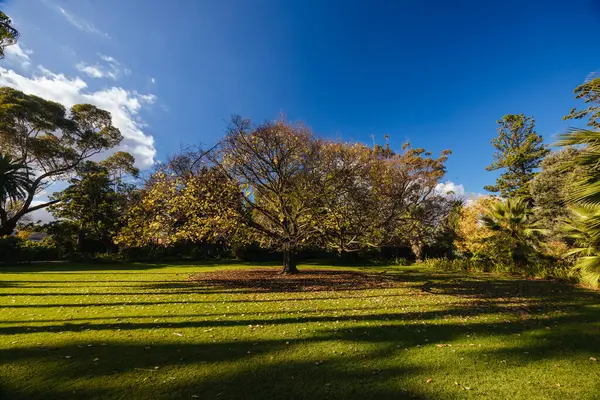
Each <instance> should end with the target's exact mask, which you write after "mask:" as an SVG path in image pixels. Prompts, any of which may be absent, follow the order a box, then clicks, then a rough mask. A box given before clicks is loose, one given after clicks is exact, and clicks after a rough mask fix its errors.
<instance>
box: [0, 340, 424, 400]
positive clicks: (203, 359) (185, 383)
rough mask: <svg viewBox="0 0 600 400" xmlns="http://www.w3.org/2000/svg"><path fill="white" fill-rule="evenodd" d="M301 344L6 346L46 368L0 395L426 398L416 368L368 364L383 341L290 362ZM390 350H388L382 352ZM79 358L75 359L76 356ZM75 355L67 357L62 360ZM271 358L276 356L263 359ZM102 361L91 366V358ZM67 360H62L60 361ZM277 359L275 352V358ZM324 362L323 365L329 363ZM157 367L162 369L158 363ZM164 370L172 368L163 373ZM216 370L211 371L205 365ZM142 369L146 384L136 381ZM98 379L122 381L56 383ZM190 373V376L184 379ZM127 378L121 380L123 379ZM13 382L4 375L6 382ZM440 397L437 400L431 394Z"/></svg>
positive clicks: (15, 357)
mask: <svg viewBox="0 0 600 400" xmlns="http://www.w3.org/2000/svg"><path fill="white" fill-rule="evenodd" d="M294 345H295V343H291V344H290V343H289V341H287V340H285V339H277V340H262V341H253V342H250V341H236V342H222V343H212V344H207V343H198V344H189V343H188V344H155V345H152V346H151V347H150V346H144V345H132V344H124V343H118V342H114V343H113V342H108V343H105V345H104V346H103V345H101V343H94V345H93V347H91V348H88V347H86V346H83V347H84V349H83V350H82V349H80V348H78V347H77V346H76V344H70V345H65V346H61V347H52V348H50V347H46V348H39V347H37V348H36V347H31V348H19V349H14V350H0V357H1V358H2V360H3V361H5V362H9V363H19V362H20V363H24V362H25V363H27V362H35V363H36V364H37V365H42V366H43V368H42V369H41V370H40V369H38V370H37V371H38V372H40V373H39V374H37V375H32V376H31V380H30V381H29V384H28V385H27V387H21V388H16V387H10V388H9V387H8V386H7V385H4V387H0V398H3V399H4V398H6V399H38V398H39V399H42V398H43V399H64V398H69V399H89V398H102V399H109V398H140V399H141V398H150V397H149V396H151V398H174V399H180V398H187V399H189V398H194V396H199V395H200V398H203V399H204V398H205V399H212V398H229V399H232V398H233V399H247V398H252V399H267V398H269V399H292V400H293V399H307V398H311V397H314V398H323V399H325V398H327V399H361V400H362V399H367V398H380V399H398V398H413V399H424V398H426V397H425V396H424V395H423V394H419V393H416V392H414V391H413V392H411V391H409V390H406V389H402V388H401V387H400V385H399V384H400V383H401V382H402V381H403V380H405V379H406V378H408V377H410V376H413V375H415V374H417V373H422V371H421V370H420V369H418V368H416V367H414V366H409V365H398V366H396V367H387V368H378V369H376V367H373V366H369V365H368V364H365V362H364V361H365V357H367V358H368V359H370V360H372V361H376V360H377V359H383V358H386V357H388V356H389V354H390V351H391V350H392V348H393V346H392V345H391V344H387V345H384V344H382V345H381V348H380V349H379V350H380V351H376V352H372V353H369V354H364V353H363V354H361V355H360V356H355V355H345V356H340V355H337V356H335V357H330V356H329V358H328V356H325V355H323V354H321V355H318V356H317V355H315V356H314V359H306V358H303V359H302V360H290V359H288V358H285V356H283V357H284V358H281V357H282V354H285V352H286V351H289V350H290V348H293V347H294ZM383 347H385V351H384V349H383ZM77 354H79V355H80V356H79V357H77V356H76V355H77ZM65 355H70V356H69V357H70V359H69V360H64V357H65ZM266 355H273V356H275V357H277V358H276V359H275V360H274V361H271V362H268V361H265V356H266ZM90 358H97V359H98V361H97V362H95V363H94V364H93V368H90V366H89V363H88V362H87V361H86V360H88V359H90ZM61 359H62V360H63V361H59V362H57V360H61ZM271 360H273V357H271ZM323 361H324V362H323ZM231 362H236V364H235V366H231V364H228V365H230V367H229V368H227V369H223V368H219V367H217V368H215V366H218V364H219V363H231ZM157 367H159V368H157ZM179 367H191V369H189V368H188V370H187V373H186V375H185V378H183V379H182V378H181V377H178V379H177V380H173V381H169V379H168V377H169V376H170V375H171V373H172V371H174V370H176V369H177V368H179ZM163 368H164V369H166V370H168V371H171V372H164V373H163ZM206 368H211V369H210V371H211V373H210V374H207V373H205V372H204V371H203V369H206ZM129 373H137V374H138V375H139V376H138V377H136V381H137V380H140V381H141V380H143V381H144V384H143V385H140V384H137V383H134V382H132V381H131V380H128V379H131V376H129V377H127V378H123V375H124V374H129ZM90 378H91V379H94V378H104V379H110V380H112V381H114V382H116V383H117V384H114V385H106V386H104V387H102V386H100V387H99V386H98V385H94V384H93V382H90V383H89V384H87V385H85V388H84V389H83V390H81V389H79V388H78V390H77V391H72V390H68V391H67V390H65V388H64V386H68V385H64V386H62V388H60V389H59V388H57V387H56V385H57V383H58V382H62V383H65V382H76V381H80V382H81V381H84V382H85V380H88V379H90ZM186 378H187V379H186ZM120 379H122V380H123V381H122V382H123V383H122V385H119V384H118V382H119V380H120ZM8 381H9V380H6V382H8ZM427 398H430V399H435V397H432V396H427Z"/></svg>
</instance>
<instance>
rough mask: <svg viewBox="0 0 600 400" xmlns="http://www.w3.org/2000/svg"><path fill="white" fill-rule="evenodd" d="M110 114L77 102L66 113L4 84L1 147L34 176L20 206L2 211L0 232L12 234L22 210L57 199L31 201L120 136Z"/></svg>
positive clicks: (0, 107)
mask: <svg viewBox="0 0 600 400" xmlns="http://www.w3.org/2000/svg"><path fill="white" fill-rule="evenodd" d="M111 120H112V118H111V115H110V113H109V112H108V111H104V110H101V109H99V108H97V107H95V106H93V105H90V104H77V105H74V106H73V107H71V109H70V111H69V112H68V113H67V111H66V110H65V108H64V107H63V106H62V105H60V104H58V103H55V102H52V101H48V100H44V99H42V98H40V97H37V96H33V95H27V94H25V93H23V92H21V91H18V90H15V89H12V88H8V87H3V88H0V152H1V153H4V154H8V155H10V156H11V157H12V158H13V159H14V160H16V162H17V163H20V164H23V165H25V169H26V171H27V173H29V174H30V175H32V176H33V178H32V181H31V184H30V185H29V186H28V187H27V190H26V195H25V196H24V199H23V201H22V203H21V205H20V207H19V209H18V210H16V211H15V212H14V213H12V214H11V215H10V216H9V215H8V214H7V212H6V210H3V211H2V212H0V235H5V234H10V232H12V231H13V229H14V228H15V226H16V225H17V222H18V221H19V220H20V219H21V218H22V217H23V216H24V215H26V214H28V213H30V212H32V211H35V210H39V209H42V208H45V207H47V206H49V205H51V204H54V203H56V202H57V201H58V200H52V201H48V202H44V203H42V204H38V205H32V202H33V199H34V197H35V196H36V194H38V193H40V192H41V191H42V190H44V189H45V188H46V187H48V185H50V184H52V182H54V181H57V180H65V179H68V178H69V177H71V176H73V175H74V174H75V171H76V169H77V167H79V166H80V165H82V163H83V162H85V161H86V160H88V159H90V158H91V157H92V156H95V155H97V154H98V153H101V152H103V151H105V150H109V149H112V148H113V147H115V146H117V145H118V144H119V143H120V142H121V140H122V139H123V137H122V136H121V132H120V131H119V129H117V128H115V127H114V126H113V125H112V121H111Z"/></svg>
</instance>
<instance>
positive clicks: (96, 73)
mask: <svg viewBox="0 0 600 400" xmlns="http://www.w3.org/2000/svg"><path fill="white" fill-rule="evenodd" d="M76 67H77V70H79V71H81V72H84V73H86V74H87V75H88V76H89V77H92V78H104V77H106V76H107V75H106V74H105V72H104V71H103V70H102V69H101V68H100V66H98V65H87V64H86V63H84V62H80V63H79V64H77V65H76Z"/></svg>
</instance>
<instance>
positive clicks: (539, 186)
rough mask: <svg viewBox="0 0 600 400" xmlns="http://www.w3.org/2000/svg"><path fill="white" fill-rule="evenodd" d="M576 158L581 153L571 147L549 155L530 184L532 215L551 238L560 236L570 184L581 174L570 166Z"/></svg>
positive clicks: (567, 214) (580, 171)
mask: <svg viewBox="0 0 600 400" xmlns="http://www.w3.org/2000/svg"><path fill="white" fill-rule="evenodd" d="M580 154H581V150H580V149H577V148H575V147H567V148H565V149H563V150H561V151H558V152H555V153H551V154H549V155H548V156H546V158H544V160H543V161H542V164H541V171H540V172H539V173H537V174H536V176H535V178H533V180H532V181H531V183H530V189H531V198H532V199H533V202H534V203H535V208H534V210H533V213H534V215H535V217H536V219H537V220H539V221H540V223H541V224H542V226H543V227H544V228H545V229H547V230H548V231H549V233H550V234H551V235H552V236H555V235H557V234H559V233H560V232H559V231H560V229H559V225H560V222H561V221H562V220H564V219H565V218H567V217H568V216H569V215H570V213H569V209H568V207H567V204H568V198H569V196H570V195H572V194H573V190H574V185H573V183H574V182H575V181H577V180H578V179H579V178H580V177H582V176H583V174H584V171H583V170H582V169H581V167H577V166H574V165H573V163H572V162H573V160H575V159H576V158H578V157H579V155H580Z"/></svg>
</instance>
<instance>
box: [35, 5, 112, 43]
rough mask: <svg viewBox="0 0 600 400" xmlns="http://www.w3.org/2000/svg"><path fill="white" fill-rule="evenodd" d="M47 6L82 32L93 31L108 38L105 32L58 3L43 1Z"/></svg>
mask: <svg viewBox="0 0 600 400" xmlns="http://www.w3.org/2000/svg"><path fill="white" fill-rule="evenodd" d="M43 2H44V4H46V5H47V6H49V7H51V8H54V9H56V10H57V11H58V12H59V13H60V14H61V15H62V16H63V17H64V18H65V19H66V20H67V22H69V23H70V24H71V25H73V26H74V27H75V28H77V29H79V30H80V31H82V32H87V33H93V34H96V35H100V36H104V37H106V38H108V39H110V36H109V35H108V33H106V32H102V31H101V30H100V29H98V28H96V26H95V25H94V24H93V23H91V22H89V21H87V20H85V19H84V18H82V17H80V16H78V15H75V14H73V13H72V12H70V11H68V10H66V9H65V8H63V7H61V6H59V5H58V4H54V3H52V2H51V1H49V0H45V1H43Z"/></svg>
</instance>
